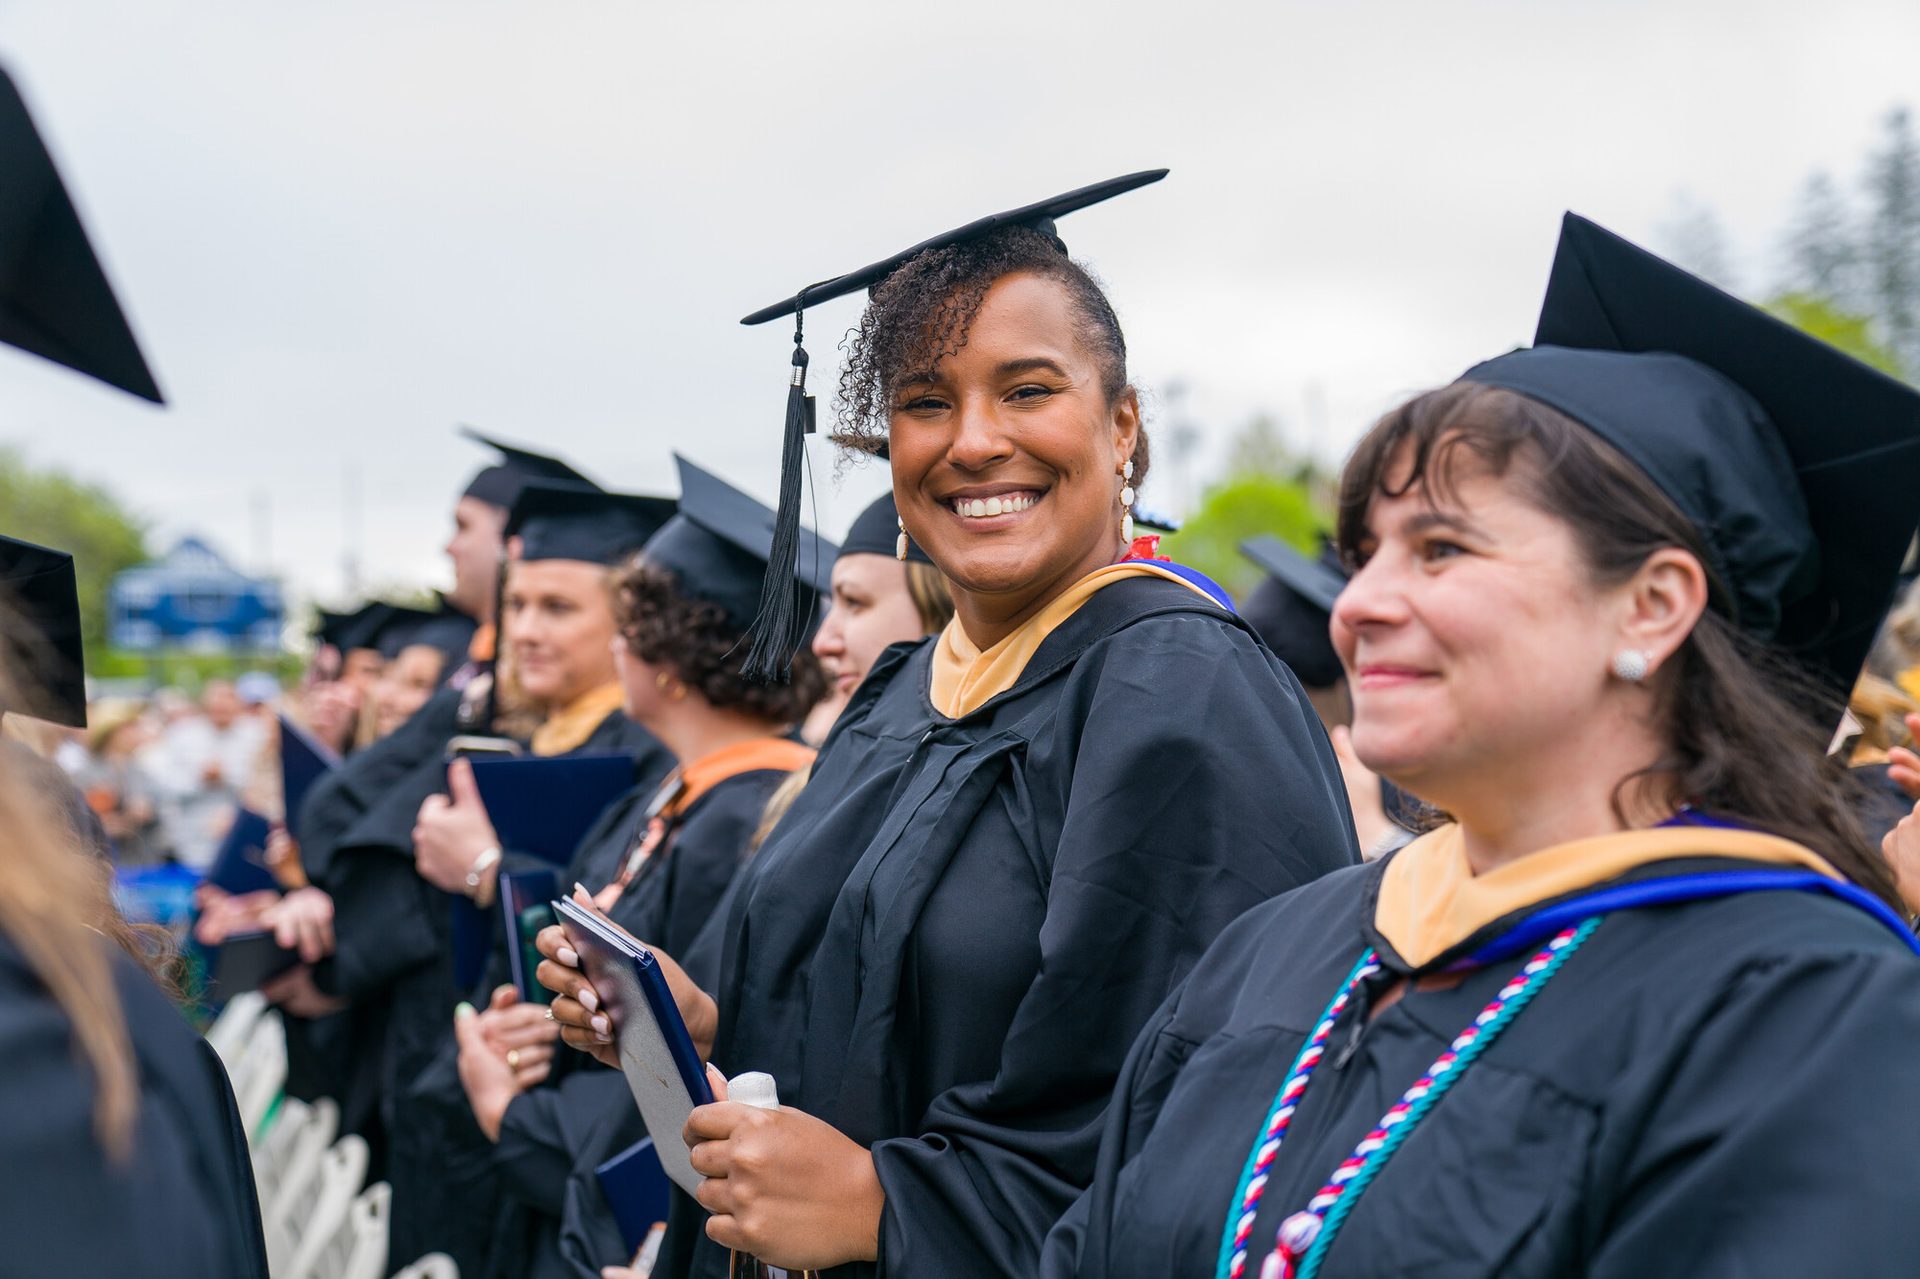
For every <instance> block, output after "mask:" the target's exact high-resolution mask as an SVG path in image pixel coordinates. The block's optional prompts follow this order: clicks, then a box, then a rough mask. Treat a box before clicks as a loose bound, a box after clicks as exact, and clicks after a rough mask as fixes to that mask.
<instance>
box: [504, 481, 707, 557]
mask: <svg viewBox="0 0 1920 1279" xmlns="http://www.w3.org/2000/svg"><path fill="white" fill-rule="evenodd" d="M673 511H674V502H673V499H672V498H665V497H642V496H640V495H639V494H634V493H609V492H607V491H605V490H604V489H600V488H596V487H594V486H593V485H591V484H574V483H554V482H547V481H539V480H536V481H530V482H529V483H527V484H526V485H525V486H524V487H522V488H521V490H520V496H519V497H518V499H517V500H515V502H514V504H513V511H512V513H511V514H510V515H508V516H507V527H506V535H507V536H508V537H517V538H519V539H520V548H519V552H518V558H519V559H520V560H521V561H522V562H525V561H529V560H581V561H584V562H586V563H589V564H607V565H612V564H617V563H619V562H620V560H621V559H622V558H623V557H625V556H626V555H628V554H630V553H631V552H633V551H637V550H639V549H640V547H641V546H643V545H644V544H645V543H646V541H647V539H648V538H650V537H652V536H653V535H654V533H655V532H657V531H658V530H659V528H660V526H661V525H663V524H665V523H666V522H667V521H668V520H669V519H671V518H673Z"/></svg>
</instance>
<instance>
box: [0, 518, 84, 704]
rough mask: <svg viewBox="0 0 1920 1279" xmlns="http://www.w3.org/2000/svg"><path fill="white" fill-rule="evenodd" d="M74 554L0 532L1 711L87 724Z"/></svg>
mask: <svg viewBox="0 0 1920 1279" xmlns="http://www.w3.org/2000/svg"><path fill="white" fill-rule="evenodd" d="M84 658H85V655H84V654H83V653H82V651H81V648H80V594H79V591H78V589H77V588H76V587H75V584H74V578H73V556H71V555H69V554H67V553H66V552H65V551H55V550H49V549H48V548H47V547H44V546H35V545H34V544H33V543H32V542H22V541H20V540H18V539H17V538H11V537H0V712H5V711H18V712H20V713H21V714H22V715H31V716H33V717H34V718H35V719H45V720H52V721H53V722H54V723H56V724H65V725H67V726H68V727H70V728H85V727H86V726H87V682H86V673H85V665H84Z"/></svg>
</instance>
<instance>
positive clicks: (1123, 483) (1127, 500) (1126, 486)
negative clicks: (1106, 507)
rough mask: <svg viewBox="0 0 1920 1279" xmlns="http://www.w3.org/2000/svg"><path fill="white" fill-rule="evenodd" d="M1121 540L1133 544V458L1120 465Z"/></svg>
mask: <svg viewBox="0 0 1920 1279" xmlns="http://www.w3.org/2000/svg"><path fill="white" fill-rule="evenodd" d="M1120 540H1121V541H1122V542H1124V543H1126V544H1127V545H1128V546H1132V545H1133V459H1132V458H1128V459H1127V460H1126V462H1125V463H1124V464H1123V465H1122V466H1121V467H1120Z"/></svg>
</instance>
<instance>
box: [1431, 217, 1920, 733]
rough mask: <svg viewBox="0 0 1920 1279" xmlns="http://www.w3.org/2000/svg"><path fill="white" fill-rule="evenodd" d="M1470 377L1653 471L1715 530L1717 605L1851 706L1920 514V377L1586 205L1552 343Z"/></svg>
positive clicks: (1551, 311) (1711, 555)
mask: <svg viewBox="0 0 1920 1279" xmlns="http://www.w3.org/2000/svg"><path fill="white" fill-rule="evenodd" d="M1464 380H1467V381H1471V382H1477V383H1482V384H1485V385H1490V386H1499V387H1505V388H1506V389H1508V390H1512V391H1517V392H1520V393H1521V394H1523V395H1527V396H1530V397H1532V398H1534V399H1536V400H1539V401H1541V402H1542V403H1545V404H1547V405H1549V406H1551V407H1553V408H1556V409H1558V410H1560V411H1561V412H1562V413H1565V414H1567V415H1568V416H1569V417H1571V418H1574V419H1575V420H1576V421H1579V422H1580V423H1582V424H1583V425H1585V426H1586V427H1588V428H1589V429H1590V430H1592V431H1593V432H1594V433H1595V434H1597V435H1599V436H1600V437H1601V438H1602V439H1604V440H1606V441H1607V442H1608V443H1609V444H1611V445H1613V446H1614V447H1615V448H1617V449H1618V450H1620V452H1621V453H1623V454H1624V455H1626V457H1627V458H1628V459H1629V460H1631V461H1632V462H1633V463H1634V464H1635V465H1636V466H1638V467H1639V468H1640V469H1641V470H1642V471H1644V472H1645V473H1646V475H1647V477H1648V478H1649V479H1651V480H1652V481H1653V482H1654V483H1655V484H1656V485H1657V486H1658V487H1659V488H1660V490H1661V491H1662V492H1663V493H1665V494H1666V495H1667V497H1668V498H1669V499H1671V500H1672V501H1673V502H1674V504H1675V505H1677V506H1678V507H1679V508H1680V510H1681V511H1682V512H1684V513H1685V514H1686V515H1687V516H1688V518H1689V519H1691V520H1692V521H1693V523H1694V524H1695V526H1696V527H1697V529H1698V531H1699V534H1700V538H1701V541H1702V543H1703V544H1704V546H1705V548H1706V552H1707V557H1708V559H1709V561H1710V563H1709V565H1708V567H1709V568H1710V569H1711V570H1712V571H1713V573H1714V574H1715V575H1716V576H1717V577H1718V578H1719V580H1720V582H1721V584H1722V585H1723V586H1724V587H1725V590H1726V592H1727V593H1728V594H1729V595H1730V596H1731V598H1730V599H1723V600H1717V601H1716V606H1717V607H1719V608H1721V609H1722V611H1724V612H1727V613H1728V614H1729V615H1730V616H1731V618H1732V620H1733V621H1734V622H1735V624H1736V625H1738V626H1739V627H1740V628H1741V629H1742V630H1744V631H1746V632H1747V633H1749V634H1751V635H1753V636H1755V637H1757V638H1760V639H1762V640H1766V641H1768V642H1770V643H1772V644H1773V645H1775V646H1776V647H1777V648H1778V649H1780V650H1782V651H1783V652H1785V653H1786V654H1787V655H1788V656H1789V657H1791V658H1792V659H1793V660H1794V661H1795V662H1797V663H1798V664H1800V665H1801V666H1803V667H1804V668H1805V669H1806V670H1807V671H1808V672H1809V673H1810V674H1812V675H1814V676H1815V677H1816V678H1818V679H1819V680H1821V681H1823V682H1824V683H1825V684H1826V685H1827V686H1828V687H1829V688H1831V689H1832V690H1833V702H1834V708H1835V711H1836V715H1837V711H1838V707H1839V706H1840V705H1841V704H1843V703H1844V701H1845V698H1846V692H1847V690H1848V689H1850V688H1851V687H1852V686H1853V683H1854V679H1855V677H1856V676H1857V675H1858V674H1859V671H1860V667H1861V664H1862V662H1864V661H1865V659H1866V655H1867V650H1868V648H1869V647H1870V646H1871V645H1872V643H1873V637H1874V633H1875V631H1876V629H1877V628H1878V626H1879V623H1880V619H1881V617H1882V616H1883V615H1884V613H1885V612H1886V609H1887V606H1888V604H1889V602H1890V599H1891V597H1892V592H1893V589H1894V584H1895V579H1896V576H1897V574H1898V572H1899V569H1900V564H1901V560H1902V558H1903V557H1904V556H1905V554H1906V550H1907V545H1908V543H1909V541H1910V540H1911V539H1912V537H1913V532H1914V526H1915V524H1916V522H1917V521H1920V392H1916V391H1915V390H1914V389H1913V388H1911V387H1908V386H1905V385H1903V384H1902V383H1900V382H1897V381H1895V380H1894V379H1893V378H1890V377H1888V376H1886V375H1885V374H1883V373H1881V372H1879V371H1878V370H1876V369H1871V368H1868V367H1867V366H1866V365H1864V364H1861V363H1860V362H1858V361H1856V360H1854V359H1852V358H1851V357H1849V356H1847V355H1844V354H1842V353H1841V352H1840V351H1839V350H1837V349H1835V348H1834V347H1832V346H1829V345H1827V344H1826V343H1824V342H1822V341H1820V340H1818V339H1816V338H1813V337H1810V336H1808V335H1807V334H1805V333H1802V332H1801V331H1800V330H1798V329H1795V328H1793V327H1791V326H1789V325H1787V324H1785V323H1783V322H1781V321H1780V320H1777V319H1775V318H1774V317H1772V316H1770V315H1768V314H1766V313H1765V312H1764V311H1761V310H1758V309H1757V308H1755V307H1752V306H1750V305H1748V304H1747V303H1745V302H1742V301H1740V300H1739V299H1738V298H1735V297H1732V296H1730V295H1728V294H1726V293H1723V292H1721V291H1720V290H1719V289H1716V288H1715V287H1713V286H1712V285H1710V284H1708V283H1706V282H1705V281H1703V280H1700V279H1697V278H1695V277H1694V276H1692V275H1689V274H1688V273H1687V272H1685V271H1682V270H1681V269H1680V268H1678V267H1676V266H1673V265H1672V264H1670V263H1668V262H1665V261H1663V260H1661V259H1660V258H1657V257H1655V256H1654V255H1653V254H1651V253H1648V252H1646V251H1645V250H1644V249H1641V248H1638V247H1637V246H1635V245H1633V244H1630V243H1628V242H1627V241H1626V240H1623V239H1621V238H1620V237H1619V236H1616V235H1614V234H1612V233H1611V232H1609V231H1606V230H1604V229H1603V228H1601V227H1599V226H1596V225H1595V224H1594V223H1592V222H1589V221H1587V220H1586V219H1585V218H1581V217H1578V216H1576V215H1574V214H1571V213H1569V214H1568V215H1567V216H1566V219H1565V221H1564V222H1563V224H1562V226H1561V231H1560V244H1559V248H1558V250H1557V252H1556V253H1555V255H1554V261H1553V270H1552V274H1551V276H1550V278H1549V280H1548V283H1547V296H1546V301H1545V302H1544V304H1543V305H1542V307H1541V312H1540V323H1539V327H1538V330H1537V332H1536V333H1535V335H1534V346H1533V348H1532V349H1530V350H1523V351H1515V352H1513V353H1511V354H1509V355H1504V356H1501V357H1499V358H1498V359H1494V360H1489V361H1487V362H1486V363H1484V364H1481V365H1478V366H1476V367H1475V368H1473V369H1470V370H1468V371H1467V373H1466V374H1465V375H1464Z"/></svg>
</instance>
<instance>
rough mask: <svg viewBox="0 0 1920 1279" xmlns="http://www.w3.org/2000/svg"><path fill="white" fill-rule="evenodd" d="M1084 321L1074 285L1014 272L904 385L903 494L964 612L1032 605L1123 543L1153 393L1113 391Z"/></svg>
mask: <svg viewBox="0 0 1920 1279" xmlns="http://www.w3.org/2000/svg"><path fill="white" fill-rule="evenodd" d="M1080 333H1081V322H1080V317H1079V316H1078V315H1077V314H1076V313H1075V308H1074V302H1073V298H1072V295H1071V294H1070V293H1069V292H1068V290H1067V289H1066V288H1065V287H1064V286H1063V285H1062V284H1060V283H1059V282H1057V281H1055V280H1051V279H1048V278H1045V277H1043V276H1040V275H1036V274H1031V273H1026V272H1020V273H1015V274H1011V275H1006V276H1002V277H1001V278H1000V279H998V280H996V281H994V283H993V285H992V286H991V287H990V288H989V289H988V290H987V292H986V295H985V297H984V298H983V299H982V300H981V303H980V307H979V310H978V311H977V313H976V314H975V315H974V317H973V320H972V323H971V324H970V325H969V326H968V327H967V330H966V335H965V344H964V345H963V346H961V347H960V349H959V350H958V351H955V352H952V353H949V354H947V355H946V356H944V357H943V358H942V359H941V360H940V361H939V363H938V364H937V365H936V366H935V367H934V368H933V369H930V370H926V371H923V372H921V373H919V374H917V375H914V376H912V377H910V378H909V379H908V380H907V381H906V382H905V383H904V384H903V385H902V386H900V387H899V389H898V390H897V391H896V392H895V394H894V397H893V414H892V420H891V426H890V430H889V432H888V444H889V446H890V449H891V453H892V459H893V491H894V499H895V501H896V503H897V504H898V505H899V508H900V516H901V519H902V520H904V521H905V523H906V528H907V532H908V534H910V535H911V536H912V537H913V539H914V540H915V541H916V542H918V543H919V544H920V546H921V547H923V548H924V549H925V550H926V552H927V555H928V556H929V557H930V558H931V559H932V560H933V562H934V563H935V564H936V565H937V566H938V567H939V569H940V571H941V572H942V573H944V574H945V575H946V576H947V578H948V580H949V581H950V582H951V583H952V584H953V586H954V588H955V596H956V599H955V603H956V605H957V606H958V607H959V611H960V614H961V620H962V623H963V625H964V624H967V623H968V622H969V621H970V620H977V619H978V618H980V617H981V616H983V615H985V616H990V617H994V618H1002V619H1004V618H1014V619H1021V618H1024V616H1027V615H1030V614H1031V612H1033V611H1035V610H1037V608H1038V607H1039V606H1040V605H1042V604H1044V603H1045V602H1046V601H1047V600H1049V599H1051V598H1053V596H1055V595H1057V594H1058V593H1059V592H1060V591H1061V590H1064V589H1065V588H1066V587H1067V586H1069V585H1071V584H1072V583H1073V582H1075V581H1077V580H1078V579H1079V578H1081V577H1083V576H1085V575H1086V574H1087V573H1089V572H1091V571H1093V570H1094V569H1096V568H1099V567H1101V566H1102V565H1105V564H1109V563H1112V562H1113V561H1114V560H1115V559H1116V558H1117V557H1118V555H1119V552H1120V502H1119V494H1120V485H1121V480H1120V476H1119V471H1120V468H1121V464H1122V463H1123V462H1124V461H1125V460H1126V459H1127V458H1128V457H1129V456H1130V455H1131V454H1132V452H1133V448H1134V442H1135V438H1136V436H1137V433H1138V430H1139V422H1140V417H1139V405H1138V403H1137V401H1136V399H1135V397H1134V395H1133V392H1132V391H1131V389H1128V390H1125V391H1123V392H1122V393H1121V394H1120V395H1119V396H1117V397H1116V398H1115V399H1114V400H1112V401H1111V402H1110V401H1109V400H1108V397H1107V393H1106V390H1105V388H1104V387H1103V379H1102V376H1101V375H1102V370H1101V368H1100V364H1099V361H1098V360H1097V359H1096V357H1095V355H1094V353H1093V352H1092V351H1090V350H1089V349H1088V348H1087V346H1086V344H1085V343H1084V342H1083V341H1082V340H1081V337H1080ZM968 629H969V633H970V634H972V633H974V632H975V627H974V626H969V627H968ZM974 638H975V639H976V640H978V639H980V638H982V637H981V636H980V635H978V634H974Z"/></svg>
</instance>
